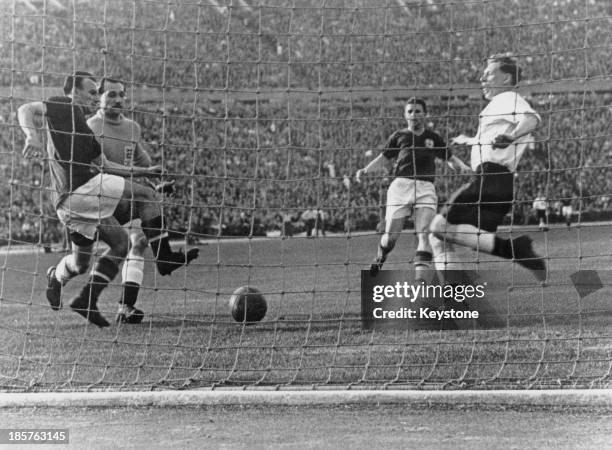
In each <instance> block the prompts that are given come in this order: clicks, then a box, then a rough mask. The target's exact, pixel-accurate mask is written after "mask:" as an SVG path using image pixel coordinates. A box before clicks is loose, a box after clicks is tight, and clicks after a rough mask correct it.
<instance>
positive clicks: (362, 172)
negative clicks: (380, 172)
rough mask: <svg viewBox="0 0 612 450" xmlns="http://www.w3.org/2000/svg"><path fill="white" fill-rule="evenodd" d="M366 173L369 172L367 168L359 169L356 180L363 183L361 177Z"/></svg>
mask: <svg viewBox="0 0 612 450" xmlns="http://www.w3.org/2000/svg"><path fill="white" fill-rule="evenodd" d="M366 173H368V171H367V170H365V169H359V170H358V171H357V172H355V181H356V182H357V183H361V177H362V176H364V175H365V174H366Z"/></svg>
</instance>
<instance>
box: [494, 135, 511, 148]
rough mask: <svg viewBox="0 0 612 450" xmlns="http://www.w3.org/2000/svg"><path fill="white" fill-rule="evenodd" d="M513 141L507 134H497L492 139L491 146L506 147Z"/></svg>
mask: <svg viewBox="0 0 612 450" xmlns="http://www.w3.org/2000/svg"><path fill="white" fill-rule="evenodd" d="M513 142H514V139H513V138H512V136H510V135H508V134H499V135H497V136H495V139H493V148H506V147H508V146H509V145H510V144H512V143H513Z"/></svg>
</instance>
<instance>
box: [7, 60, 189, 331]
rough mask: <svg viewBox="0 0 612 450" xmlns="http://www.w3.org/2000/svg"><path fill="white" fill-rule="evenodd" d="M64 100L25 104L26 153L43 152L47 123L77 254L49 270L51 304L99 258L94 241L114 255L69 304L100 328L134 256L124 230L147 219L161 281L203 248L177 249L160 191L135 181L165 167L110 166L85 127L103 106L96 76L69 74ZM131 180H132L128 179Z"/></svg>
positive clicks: (61, 210) (61, 203)
mask: <svg viewBox="0 0 612 450" xmlns="http://www.w3.org/2000/svg"><path fill="white" fill-rule="evenodd" d="M64 92H65V94H66V96H64V97H51V98H49V99H48V100H47V101H45V102H33V103H28V104H26V105H22V106H21V107H20V108H19V111H18V118H19V124H20V126H21V128H22V130H23V131H24V133H25V134H26V142H25V147H24V151H23V153H24V155H25V156H26V157H31V156H37V155H40V154H41V153H42V150H43V148H42V139H41V136H40V130H37V129H36V127H35V126H34V117H35V116H36V115H39V116H43V117H44V118H45V119H46V131H47V159H48V161H49V166H50V169H51V192H52V195H53V201H54V206H55V209H56V212H57V215H58V217H59V219H60V221H61V222H62V223H63V224H64V225H65V226H66V227H67V228H68V229H69V230H70V238H71V241H72V244H73V245H72V253H70V254H69V255H67V256H65V257H64V258H62V259H61V261H60V262H59V263H58V264H57V265H56V266H53V267H50V268H49V270H48V271H47V278H48V286H47V299H48V300H49V303H50V304H51V307H52V308H53V309H55V310H58V309H60V308H61V306H62V300H61V291H62V286H63V285H65V284H66V283H67V282H68V280H70V279H71V278H73V277H75V276H76V275H79V274H83V273H86V272H87V270H88V269H89V266H90V264H91V258H92V255H93V253H94V243H95V239H96V238H99V239H101V240H102V241H104V242H105V243H107V244H108V246H109V249H108V250H107V251H106V252H105V253H104V254H103V255H102V256H101V257H99V258H98V259H97V261H96V263H95V265H94V269H93V272H92V275H91V277H90V279H89V282H88V283H87V285H86V286H85V287H84V288H83V289H82V290H81V292H80V293H79V294H78V295H77V296H76V297H74V298H73V299H72V300H71V301H70V307H71V308H72V309H73V310H74V311H75V312H77V313H78V314H80V315H81V316H83V317H85V318H86V319H87V320H89V321H90V322H91V323H93V324H95V325H98V326H99V327H105V326H108V325H109V323H108V322H107V321H106V319H105V318H104V317H103V316H102V315H101V314H100V312H99V310H98V308H97V300H98V297H99V295H100V293H101V292H102V290H103V289H104V288H105V287H106V286H107V285H108V284H109V283H110V282H111V281H112V279H113V278H114V277H115V275H117V272H118V270H119V269H118V267H119V265H120V264H121V263H122V262H123V260H124V259H125V257H126V255H127V250H128V236H127V233H126V232H125V230H124V229H123V228H122V227H121V223H125V222H127V221H128V220H130V219H131V218H132V216H134V217H138V218H140V219H141V220H142V228H143V230H145V234H146V235H147V238H148V239H149V243H150V245H151V248H152V249H153V254H154V256H155V257H156V260H157V269H158V271H159V272H160V274H162V275H168V274H170V273H172V272H173V271H174V270H175V269H176V268H178V267H181V266H183V265H185V264H188V263H189V262H190V261H191V260H192V259H194V258H196V257H197V254H198V250H197V249H192V250H190V251H189V252H188V253H187V254H186V255H185V254H184V253H183V252H182V251H179V252H174V251H172V249H171V247H170V244H169V241H168V233H167V232H166V230H165V229H164V222H165V221H164V218H163V217H162V212H161V208H160V205H159V201H158V198H157V193H156V192H155V191H154V190H153V189H152V188H150V187H146V186H143V185H140V184H138V183H134V182H132V178H133V177H157V176H159V172H160V168H159V167H155V166H154V167H148V168H142V167H126V166H123V165H121V164H117V163H112V162H110V161H107V160H106V159H105V157H104V155H103V154H102V151H101V148H100V144H99V143H98V141H97V140H96V139H95V137H94V134H93V132H92V131H91V130H90V129H89V127H88V126H87V122H86V120H85V115H86V114H87V113H89V112H90V111H91V110H93V109H95V107H96V106H97V102H98V93H97V86H96V83H95V78H94V77H93V76H92V75H91V74H89V73H87V72H77V73H75V75H71V76H68V77H67V78H66V82H65V84H64ZM123 177H126V178H127V179H125V178H123Z"/></svg>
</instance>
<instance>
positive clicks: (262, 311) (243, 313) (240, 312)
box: [229, 286, 268, 322]
mask: <svg viewBox="0 0 612 450" xmlns="http://www.w3.org/2000/svg"><path fill="white" fill-rule="evenodd" d="M229 307H230V311H231V313H232V317H233V318H234V320H235V321H236V322H259V321H260V320H261V319H263V318H264V316H265V315H266V311H268V305H267V303H266V299H265V298H264V296H263V294H262V293H261V292H260V291H259V290H257V289H255V288H254V287H250V286H242V287H239V288H238V289H236V290H235V291H234V293H233V294H232V296H231V297H230V301H229Z"/></svg>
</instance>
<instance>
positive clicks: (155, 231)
mask: <svg viewBox="0 0 612 450" xmlns="http://www.w3.org/2000/svg"><path fill="white" fill-rule="evenodd" d="M142 231H143V233H144V235H145V236H146V237H147V239H148V240H149V245H150V246H151V250H153V256H154V257H155V259H156V260H158V261H170V260H171V255H172V248H171V247H170V239H169V238H168V234H167V233H166V232H165V231H164V229H163V218H162V216H158V217H155V218H154V219H151V220H143V221H142Z"/></svg>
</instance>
